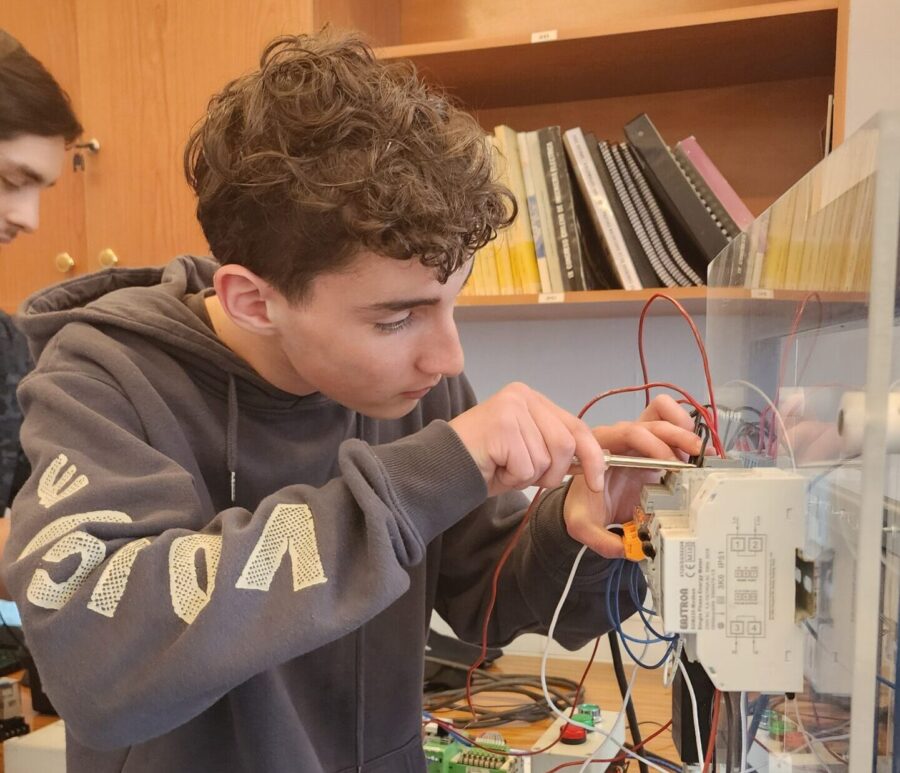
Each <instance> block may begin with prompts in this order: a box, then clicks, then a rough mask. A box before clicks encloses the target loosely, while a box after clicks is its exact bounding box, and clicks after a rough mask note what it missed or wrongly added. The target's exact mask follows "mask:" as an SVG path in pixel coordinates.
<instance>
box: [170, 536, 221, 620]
mask: <svg viewBox="0 0 900 773" xmlns="http://www.w3.org/2000/svg"><path fill="white" fill-rule="evenodd" d="M198 550H202V551H203V553H204V556H205V557H206V590H203V588H201V587H200V583H199V581H198V579H197V565H196V563H195V557H196V554H197V551H198ZM221 555H222V538H221V537H219V536H216V535H214V534H190V535H188V536H187V537H178V539H176V540H173V541H172V547H171V548H170V549H169V592H170V594H171V596H172V608H173V609H174V610H175V614H176V615H178V617H180V618H181V619H182V620H184V621H185V622H186V623H187V624H188V625H190V624H191V623H193V622H194V620H195V619H196V618H197V615H199V614H200V612H201V611H202V610H203V607H205V606H206V605H207V604H208V603H209V600H210V598H211V597H212V594H213V590H215V587H216V571H217V570H218V568H219V558H220V557H221Z"/></svg>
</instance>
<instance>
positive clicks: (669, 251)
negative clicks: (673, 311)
mask: <svg viewBox="0 0 900 773" xmlns="http://www.w3.org/2000/svg"><path fill="white" fill-rule="evenodd" d="M617 148H618V152H619V153H620V155H621V158H622V159H623V160H624V161H625V164H626V166H627V167H628V171H629V173H630V175H631V179H632V180H634V183H635V185H636V186H637V189H638V191H639V192H640V194H641V199H643V201H644V205H645V206H646V208H647V211H648V212H649V213H650V218H651V220H652V221H653V228H654V231H655V232H656V233H657V234H659V238H660V239H661V240H662V243H663V246H664V247H665V254H666V255H668V257H669V259H670V260H671V262H672V264H674V266H670V268H671V270H672V271H673V272H674V273H678V274H680V275H682V276H683V277H684V278H685V280H686V281H685V286H690V285H697V286H699V285H703V284H706V282H705V281H704V277H705V276H706V273H705V272H704V273H703V275H702V276H701V275H700V274H698V273H697V272H696V271H695V270H694V268H693V267H692V266H691V264H690V263H689V262H688V261H687V260H686V259H685V257H684V254H683V253H682V251H681V248H679V246H678V242H677V241H676V239H675V236H674V234H673V233H672V230H671V229H670V228H669V223H668V221H667V220H666V218H665V216H664V215H663V213H662V210H661V209H660V208H659V203H658V202H657V200H656V197H655V196H654V195H653V191H652V190H650V184H649V183H648V182H647V179H646V177H645V176H644V173H643V171H641V168H640V165H639V163H638V160H637V157H636V156H635V153H634V150H633V149H632V148H631V146H630V145H629V144H628V143H627V142H620V143H619V144H618V145H617Z"/></svg>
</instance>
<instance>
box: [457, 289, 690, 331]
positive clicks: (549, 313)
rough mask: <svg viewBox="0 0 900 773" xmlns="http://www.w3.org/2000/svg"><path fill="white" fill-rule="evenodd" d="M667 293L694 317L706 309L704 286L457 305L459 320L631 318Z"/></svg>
mask: <svg viewBox="0 0 900 773" xmlns="http://www.w3.org/2000/svg"><path fill="white" fill-rule="evenodd" d="M659 292H662V293H665V294H666V295H669V296H671V297H672V298H674V299H675V300H677V301H678V302H679V303H681V304H682V305H683V306H684V307H685V308H686V309H687V311H688V312H689V313H691V314H703V313H704V312H705V310H706V288H705V287H681V288H677V289H669V290H665V289H661V288H654V289H649V290H631V291H628V290H591V291H589V292H573V293H565V295H564V296H563V301H562V302H553V303H542V302H540V301H539V298H540V296H538V295H491V296H472V295H464V296H462V297H460V298H459V300H458V301H457V305H456V318H457V319H458V320H459V321H463V322H468V321H474V320H480V321H490V320H496V321H500V320H522V319H544V320H550V319H589V318H596V317H631V316H636V315H638V314H640V313H641V309H642V308H643V306H644V304H645V303H646V302H647V301H648V300H649V299H650V297H651V296H652V295H653V294H654V293H659ZM652 313H654V314H676V313H677V311H676V309H675V307H674V306H673V305H672V304H671V303H667V302H665V301H654V304H653V309H652Z"/></svg>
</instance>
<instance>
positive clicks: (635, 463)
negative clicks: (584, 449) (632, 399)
mask: <svg viewBox="0 0 900 773" xmlns="http://www.w3.org/2000/svg"><path fill="white" fill-rule="evenodd" d="M603 458H604V459H605V460H606V466H607V467H633V468H636V469H640V470H693V469H694V468H695V467H696V466H697V465H696V464H691V463H690V462H682V461H679V460H677V459H652V458H650V457H648V456H622V455H621V454H607V453H604V454H603ZM581 472H582V470H581V460H580V459H579V458H578V457H577V456H573V457H572V465H571V466H570V467H569V474H570V475H580V474H581Z"/></svg>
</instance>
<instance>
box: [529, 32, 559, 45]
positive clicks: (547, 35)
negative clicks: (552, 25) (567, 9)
mask: <svg viewBox="0 0 900 773" xmlns="http://www.w3.org/2000/svg"><path fill="white" fill-rule="evenodd" d="M551 40H556V30H541V31H540V32H532V33H531V42H532V43H549V42H550V41H551Z"/></svg>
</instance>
